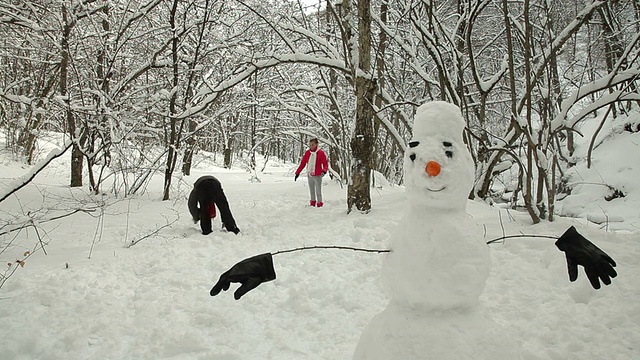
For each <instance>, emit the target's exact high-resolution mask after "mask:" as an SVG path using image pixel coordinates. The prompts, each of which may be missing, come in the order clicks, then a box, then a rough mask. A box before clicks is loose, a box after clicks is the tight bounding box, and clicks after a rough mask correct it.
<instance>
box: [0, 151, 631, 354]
mask: <svg viewBox="0 0 640 360" xmlns="http://www.w3.org/2000/svg"><path fill="white" fill-rule="evenodd" d="M67 169H68V156H66V155H65V156H64V157H63V158H61V159H59V160H56V162H55V164H54V165H53V166H51V167H50V168H48V169H47V170H45V171H44V172H43V173H42V174H41V175H39V176H38V177H37V178H36V181H35V184H32V185H29V186H27V187H25V188H24V189H23V190H21V191H20V192H19V193H18V194H17V196H14V197H12V198H10V199H9V200H7V201H5V202H3V203H1V204H0V216H1V218H2V219H5V218H10V217H13V216H16V215H20V216H26V215H23V214H26V213H27V212H28V211H35V210H37V209H39V208H41V207H42V203H43V201H44V202H45V203H46V205H47V207H51V208H55V209H58V210H54V211H52V212H51V213H50V214H49V215H48V216H54V215H55V214H62V213H66V212H68V211H67V210H65V209H66V208H72V207H73V206H75V204H77V203H79V202H80V203H85V205H86V206H87V207H91V206H95V204H97V203H101V202H102V201H104V202H105V203H107V204H108V206H107V207H106V208H105V210H104V216H103V217H100V216H98V215H99V211H98V212H94V213H92V215H93V216H90V215H87V214H84V213H77V214H74V215H72V216H69V217H65V218H63V219H60V220H57V221H52V222H48V223H45V224H42V225H41V229H45V230H46V231H47V234H46V236H45V235H43V234H42V233H41V234H40V235H41V236H43V238H44V240H45V241H47V242H48V246H47V247H46V250H47V253H48V255H44V254H43V253H42V252H41V251H39V252H37V253H35V254H34V255H32V256H30V257H28V258H27V259H26V261H25V266H24V267H20V268H18V269H17V271H16V272H15V274H14V275H13V276H12V277H11V278H10V279H9V280H8V281H7V282H6V284H5V285H4V287H3V288H2V289H0V319H1V320H2V326H0V359H3V360H4V359H7V360H8V359H211V360H213V359H216V360H232V359H248V360H254V359H332V360H333V359H350V358H351V355H352V353H353V350H354V349H355V346H356V343H357V341H358V338H359V336H360V333H361V331H362V329H363V327H364V326H365V325H366V324H367V322H368V321H369V320H370V319H371V317H372V316H373V315H374V314H376V313H378V312H379V311H380V310H382V309H383V308H384V306H385V305H386V301H387V299H386V298H385V295H384V293H383V291H382V288H381V285H380V281H379V278H380V267H381V263H382V259H383V256H384V255H381V254H370V253H356V252H351V251H340V250H312V251H303V252H296V253H290V254H282V255H276V256H275V257H274V262H275V268H276V272H277V276H278V278H277V279H276V280H275V281H273V282H270V283H266V284H263V285H261V286H260V287H258V288H257V289H255V290H253V291H251V292H250V293H249V294H247V295H246V296H245V297H243V298H242V299H241V300H240V301H235V300H234V299H233V296H232V294H231V293H222V294H221V295H219V296H216V297H210V296H209V290H210V288H211V286H213V284H214V283H215V282H216V281H217V279H218V276H219V275H220V274H221V273H222V272H223V271H225V270H227V269H228V268H229V267H230V266H232V265H233V264H235V263H236V262H238V261H239V260H242V259H244V258H246V257H249V256H252V255H256V254H259V253H263V252H268V251H272V252H273V251H276V250H282V249H288V248H292V247H298V246H302V245H328V244H330V245H347V246H357V247H368V248H385V247H386V246H387V245H388V240H389V234H390V232H392V231H393V228H394V226H395V225H396V224H397V223H398V220H399V219H400V217H401V215H402V212H403V210H402V209H403V206H404V204H405V194H404V191H403V189H402V188H393V187H384V188H382V189H374V190H372V194H373V206H374V210H373V211H372V212H371V213H370V214H368V215H361V214H356V213H352V214H351V215H346V213H345V209H346V205H345V190H343V189H341V188H340V187H339V186H338V185H337V184H329V185H328V186H327V187H326V188H325V199H326V201H325V203H326V207H325V208H322V209H316V208H309V207H306V204H307V196H308V193H307V188H306V186H307V185H306V179H304V178H301V179H299V180H298V181H297V182H294V181H293V178H292V176H291V174H290V172H289V170H290V168H289V167H287V166H277V167H267V169H266V172H267V174H260V178H261V180H262V182H260V183H257V182H254V183H252V182H249V181H247V179H248V178H249V174H248V173H246V172H244V171H242V170H224V169H220V168H217V167H215V166H213V164H211V163H210V162H207V161H203V162H200V163H199V165H198V168H197V169H196V171H195V172H194V174H193V175H192V176H190V177H185V178H183V179H182V180H178V179H176V181H175V183H176V185H175V186H174V189H173V194H174V198H176V200H174V201H165V202H163V201H160V200H159V199H160V195H161V194H160V189H161V179H160V178H155V179H154V180H153V181H152V183H151V186H150V189H149V191H148V192H147V193H145V194H144V195H142V196H138V197H134V198H132V199H125V200H122V199H114V198H112V197H110V196H105V197H102V196H100V197H95V196H89V195H87V194H86V191H83V190H80V189H76V190H69V188H68V187H67V186H66V184H67V181H68V176H67V175H68V170H67ZM27 170H28V169H27V168H22V167H20V166H18V165H17V164H16V163H13V162H10V161H5V162H2V163H0V188H2V187H3V186H6V185H7V184H8V183H9V182H11V180H13V178H14V177H15V176H17V175H19V174H21V173H25V172H26V171H27ZM203 174H213V175H215V176H216V177H218V178H219V179H220V180H221V181H222V183H223V186H224V188H225V191H226V193H227V196H228V198H229V201H230V204H231V209H232V211H233V213H234V216H235V218H236V220H237V223H238V226H239V228H240V229H241V230H242V233H241V234H240V235H239V236H235V235H233V234H231V233H225V232H214V233H213V234H211V235H209V236H203V235H201V234H200V231H199V227H198V226H197V225H194V224H193V223H192V222H191V221H190V217H189V215H188V211H187V207H186V196H187V195H188V191H189V190H190V186H191V184H192V183H193V181H195V179H196V178H197V177H198V176H200V175H203ZM43 195H46V196H43ZM92 199H93V200H92ZM629 211H635V212H636V213H637V212H638V208H637V207H635V208H634V209H633V210H631V209H629ZM468 212H469V214H470V216H472V217H473V218H474V219H475V220H476V221H477V222H478V223H479V224H481V225H482V226H483V228H484V232H485V234H479V235H480V236H484V237H485V238H486V239H487V240H490V239H492V238H495V237H498V236H500V235H502V234H503V231H504V233H506V234H517V233H520V232H522V233H528V234H545V235H560V234H562V232H563V231H564V230H565V229H566V228H567V227H568V226H570V225H575V226H576V227H577V228H578V231H580V232H581V233H582V234H583V235H585V236H586V237H587V238H589V239H591V240H592V241H593V242H595V243H596V244H597V245H598V246H599V247H601V248H602V249H603V250H605V251H606V252H608V253H609V254H610V255H611V256H612V257H613V258H614V259H615V260H616V261H617V263H618V267H617V271H618V274H619V276H618V278H616V279H614V282H613V284H612V285H610V286H608V287H603V288H602V289H601V290H598V291H595V290H593V289H592V288H591V287H590V285H589V282H588V281H587V280H586V277H585V276H584V273H583V272H582V270H580V271H581V273H580V277H579V279H578V281H577V282H576V283H570V282H569V281H568V279H567V272H566V268H565V266H566V265H565V260H564V256H563V253H561V252H560V251H558V250H557V249H556V248H555V246H554V245H553V241H552V240H541V239H514V240H508V241H507V242H506V243H504V244H494V245H491V256H492V260H493V267H492V272H491V277H490V279H489V281H488V285H487V289H486V291H485V294H484V295H483V297H482V301H483V303H484V306H485V307H486V311H489V312H491V313H492V315H493V317H494V318H495V319H496V320H497V321H498V322H499V323H500V324H502V325H503V326H504V327H505V329H506V331H507V332H508V333H506V334H505V336H511V337H513V338H515V340H516V341H518V342H519V343H520V344H521V345H522V348H523V349H524V351H525V353H526V354H527V357H526V359H557V360H567V359H579V360H586V359H594V360H595V359H611V360H614V359H620V360H628V359H636V360H637V359H640V302H638V299H639V298H640V277H638V274H639V273H640V246H638V232H618V233H616V232H606V231H604V230H601V229H599V226H596V225H594V224H592V223H588V222H586V221H583V220H576V219H559V220H558V221H557V222H555V223H547V222H543V223H541V224H539V225H535V226H532V225H530V222H529V220H528V217H527V215H526V214H522V213H517V212H506V211H505V210H500V209H497V208H490V207H489V206H488V205H485V204H482V203H477V202H470V203H469V206H468ZM178 216H179V219H178V220H177V221H176V222H175V223H174V224H173V225H172V226H170V227H167V228H162V229H161V230H160V231H159V232H158V233H157V234H156V235H154V236H152V237H149V238H146V239H144V240H142V241H140V242H139V243H138V244H136V245H134V246H132V247H126V244H127V243H128V242H130V241H132V240H137V239H139V238H141V237H142V236H144V235H145V234H148V233H150V232H151V231H153V230H155V229H157V228H159V227H161V226H162V225H164V224H166V223H167V222H172V221H173V220H174V219H176V218H177V217H178ZM101 221H102V222H103V225H102V226H101ZM425 221H429V219H425ZM503 227H504V230H503ZM15 235H16V233H15V232H13V233H11V234H9V235H3V236H1V237H0V242H2V244H3V247H2V249H4V246H5V244H7V243H8V242H9V241H11V240H12V239H13V237H14V236H15ZM37 239H38V238H37V236H36V234H35V232H34V231H33V229H27V230H24V231H22V232H20V233H19V235H18V236H17V237H16V238H15V240H13V242H12V244H13V245H12V246H10V247H9V248H7V249H6V250H4V251H3V252H2V254H0V260H1V261H2V264H5V263H7V262H14V260H15V259H16V257H20V256H22V255H23V252H24V251H25V250H27V248H28V249H32V248H33V246H34V245H35V244H36V243H37ZM94 239H95V243H94V246H93V251H92V255H91V259H88V255H89V252H90V249H91V246H92V242H94ZM67 264H68V268H67ZM4 266H6V265H4ZM233 289H234V287H232V289H231V290H233ZM231 290H230V291H231ZM451 351H452V353H454V354H455V351H456V349H451Z"/></svg>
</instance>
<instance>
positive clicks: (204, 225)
mask: <svg viewBox="0 0 640 360" xmlns="http://www.w3.org/2000/svg"><path fill="white" fill-rule="evenodd" d="M188 206H189V212H190V213H191V217H192V218H193V222H194V224H195V223H197V222H198V221H200V228H201V229H202V234H203V235H209V234H211V232H212V230H211V219H212V218H214V217H215V214H216V206H217V207H218V209H219V210H220V217H221V218H222V224H224V227H225V229H227V231H230V232H232V233H234V234H236V235H238V233H239V232H240V229H238V227H237V226H236V221H235V220H234V219H233V215H232V214H231V209H229V203H228V202H227V197H226V196H225V195H224V191H223V190H222V184H221V183H220V181H219V180H218V179H216V178H215V177H213V176H211V175H206V176H202V177H200V178H199V179H198V180H196V182H195V183H194V184H193V190H191V194H189V202H188Z"/></svg>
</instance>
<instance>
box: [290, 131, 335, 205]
mask: <svg viewBox="0 0 640 360" xmlns="http://www.w3.org/2000/svg"><path fill="white" fill-rule="evenodd" d="M305 166H306V167H307V178H308V179H309V194H310V195H311V201H310V202H309V205H311V206H317V207H322V205H324V204H323V203H322V177H323V176H324V175H325V174H326V173H327V170H328V169H329V163H328V161H327V155H326V154H325V153H324V151H322V149H319V148H318V139H316V138H314V139H311V140H309V150H307V151H306V152H305V153H304V156H303V157H302V161H301V162H300V166H298V170H296V177H295V178H294V180H298V176H300V173H301V172H302V169H304V167H305Z"/></svg>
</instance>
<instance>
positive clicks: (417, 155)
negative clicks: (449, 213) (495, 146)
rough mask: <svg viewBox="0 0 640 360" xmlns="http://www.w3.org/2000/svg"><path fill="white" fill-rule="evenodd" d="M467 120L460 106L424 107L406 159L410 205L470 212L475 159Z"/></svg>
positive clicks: (440, 103)
mask: <svg viewBox="0 0 640 360" xmlns="http://www.w3.org/2000/svg"><path fill="white" fill-rule="evenodd" d="M464 127H465V122H464V119H463V118H462V114H461V112H460V108H458V107H457V106H455V105H453V104H450V103H447V102H443V101H433V102H428V103H425V104H423V105H422V106H420V107H419V108H418V110H417V112H416V117H415V121H414V125H413V137H412V139H411V141H410V142H409V147H408V148H407V151H406V152H405V156H404V173H405V185H406V189H407V194H408V195H409V201H410V202H411V203H412V204H414V205H417V206H419V207H422V208H433V209H455V210H464V209H465V208H466V203H467V196H468V195H469V191H471V187H472V186H473V180H474V167H473V161H472V160H471V155H470V154H469V151H468V150H467V147H466V145H465V144H464V142H463V140H462V132H463V130H464Z"/></svg>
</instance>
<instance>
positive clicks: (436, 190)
mask: <svg viewBox="0 0 640 360" xmlns="http://www.w3.org/2000/svg"><path fill="white" fill-rule="evenodd" d="M446 188H447V187H446V186H443V187H441V188H440V189H430V188H429V187H427V190H429V191H431V192H440V191H442V190H444V189H446Z"/></svg>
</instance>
